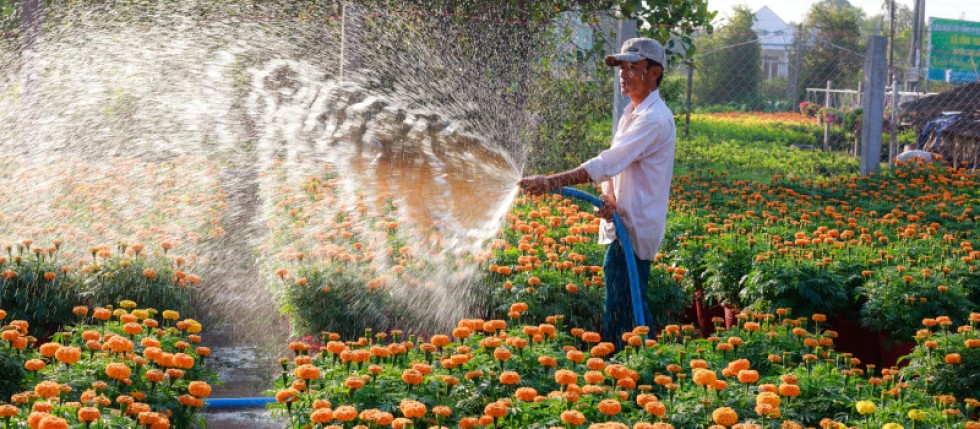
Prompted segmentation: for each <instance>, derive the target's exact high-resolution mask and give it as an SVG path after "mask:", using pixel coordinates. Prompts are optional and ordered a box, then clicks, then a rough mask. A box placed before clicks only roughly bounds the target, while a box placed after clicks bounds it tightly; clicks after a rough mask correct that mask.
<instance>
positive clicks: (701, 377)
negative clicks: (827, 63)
mask: <svg viewBox="0 0 980 429" xmlns="http://www.w3.org/2000/svg"><path fill="white" fill-rule="evenodd" d="M717 380H718V375H717V374H715V372H714V371H711V370H708V369H704V368H697V369H695V370H694V383H695V384H697V385H698V386H711V385H713V384H715V381H717Z"/></svg>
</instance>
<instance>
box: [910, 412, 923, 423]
mask: <svg viewBox="0 0 980 429" xmlns="http://www.w3.org/2000/svg"><path fill="white" fill-rule="evenodd" d="M908 416H909V420H912V421H916V422H921V421H923V420H925V419H926V412H925V411H922V410H909V413H908Z"/></svg>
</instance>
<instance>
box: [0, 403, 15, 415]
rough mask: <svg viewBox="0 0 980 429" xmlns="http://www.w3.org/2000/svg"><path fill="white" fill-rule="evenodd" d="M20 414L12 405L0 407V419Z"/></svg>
mask: <svg viewBox="0 0 980 429" xmlns="http://www.w3.org/2000/svg"><path fill="white" fill-rule="evenodd" d="M18 413H20V409H18V408H17V407H15V406H13V405H9V404H3V405H0V419H6V418H10V417H14V416H16V415H17V414H18Z"/></svg>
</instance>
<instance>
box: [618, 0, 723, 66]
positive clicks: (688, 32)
mask: <svg viewBox="0 0 980 429" xmlns="http://www.w3.org/2000/svg"><path fill="white" fill-rule="evenodd" d="M615 3H616V4H617V5H618V6H619V10H620V12H621V13H622V14H623V15H624V16H625V17H627V18H633V19H637V20H639V21H640V25H639V27H640V29H641V30H640V31H641V33H643V35H645V36H647V37H650V38H652V39H654V40H657V41H660V43H663V45H664V48H665V49H666V51H667V62H668V63H671V64H673V63H680V62H683V61H685V60H688V59H690V58H692V57H693V56H694V54H695V52H696V46H695V44H694V39H693V35H694V33H695V32H696V31H698V30H702V29H703V30H707V31H708V32H709V33H710V32H711V31H713V28H712V25H711V21H712V20H713V19H714V18H715V15H717V14H718V12H716V11H711V10H709V9H708V1H707V0H666V1H658V2H649V1H643V0H618V1H616V2H615ZM665 65H666V64H665Z"/></svg>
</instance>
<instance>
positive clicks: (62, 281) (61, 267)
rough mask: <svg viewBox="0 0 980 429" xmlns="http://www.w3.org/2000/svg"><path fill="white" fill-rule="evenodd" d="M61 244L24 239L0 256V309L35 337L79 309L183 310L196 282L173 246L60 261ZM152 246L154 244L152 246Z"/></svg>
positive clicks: (97, 252)
mask: <svg viewBox="0 0 980 429" xmlns="http://www.w3.org/2000/svg"><path fill="white" fill-rule="evenodd" d="M62 246H63V242H61V241H60V240H57V241H55V242H54V243H53V244H52V245H50V246H44V245H39V244H35V243H34V242H33V241H32V240H24V241H21V242H20V243H18V244H17V245H16V246H14V245H12V244H9V245H8V246H7V247H6V253H7V256H5V257H4V256H0V308H6V309H8V311H9V312H10V316H11V317H12V318H14V319H20V320H25V321H26V322H28V324H29V325H30V326H31V334H32V335H35V336H38V337H40V338H42V339H43V338H46V337H47V336H49V335H51V334H53V333H54V332H57V331H58V330H59V329H61V327H62V326H65V325H68V324H69V323H71V322H73V321H74V320H75V317H74V315H73V314H72V309H73V308H74V307H76V306H78V305H90V306H92V305H97V303H100V302H118V301H121V300H131V301H139V302H142V303H143V304H144V305H146V306H147V307H149V308H165V307H169V308H173V309H175V310H177V311H181V312H187V311H188V310H190V307H191V305H192V301H193V296H194V294H195V291H196V288H197V287H199V286H200V285H199V283H200V281H201V279H200V278H199V277H198V276H196V275H194V274H193V273H191V272H189V270H190V269H191V267H190V266H189V263H188V262H187V259H186V258H185V257H182V256H179V255H172V254H170V253H169V252H170V250H171V249H173V245H172V244H171V243H170V242H164V243H162V244H161V245H160V246H159V247H158V248H156V249H153V250H151V249H147V248H146V247H145V246H144V245H143V244H133V245H125V244H119V245H118V246H117V247H116V248H115V249H113V248H110V247H109V246H96V247H92V248H91V249H90V252H91V253H90V254H89V257H88V258H85V259H78V260H77V261H76V260H71V259H67V260H66V258H65V256H64V255H63V254H62V251H61V248H62ZM154 247H156V246H154Z"/></svg>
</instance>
